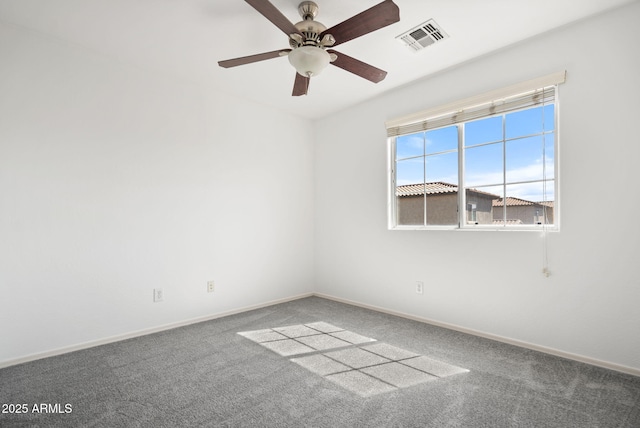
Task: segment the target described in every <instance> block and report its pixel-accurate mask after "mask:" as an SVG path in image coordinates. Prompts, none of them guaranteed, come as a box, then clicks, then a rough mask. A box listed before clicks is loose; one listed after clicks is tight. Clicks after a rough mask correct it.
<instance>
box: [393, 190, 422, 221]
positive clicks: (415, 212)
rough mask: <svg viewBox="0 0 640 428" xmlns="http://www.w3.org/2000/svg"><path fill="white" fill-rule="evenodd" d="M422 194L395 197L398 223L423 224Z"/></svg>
mask: <svg viewBox="0 0 640 428" xmlns="http://www.w3.org/2000/svg"><path fill="white" fill-rule="evenodd" d="M424 198H425V196H424V194H422V195H406V196H397V197H396V203H397V205H396V208H397V210H396V212H397V216H398V218H397V221H398V225H401V226H418V225H420V226H422V225H424Z"/></svg>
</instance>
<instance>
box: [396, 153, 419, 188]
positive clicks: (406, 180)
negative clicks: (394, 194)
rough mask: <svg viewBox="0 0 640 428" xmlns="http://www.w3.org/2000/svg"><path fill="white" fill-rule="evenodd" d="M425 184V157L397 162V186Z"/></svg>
mask: <svg viewBox="0 0 640 428" xmlns="http://www.w3.org/2000/svg"><path fill="white" fill-rule="evenodd" d="M422 182H424V157H419V158H411V159H405V160H400V161H398V162H396V185H397V186H401V185H405V184H416V183H422Z"/></svg>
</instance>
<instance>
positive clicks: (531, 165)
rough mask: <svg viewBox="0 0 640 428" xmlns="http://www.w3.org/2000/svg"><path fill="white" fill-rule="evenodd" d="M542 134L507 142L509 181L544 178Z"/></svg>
mask: <svg viewBox="0 0 640 428" xmlns="http://www.w3.org/2000/svg"><path fill="white" fill-rule="evenodd" d="M542 144H543V140H542V136H535V137H529V138H522V139H518V140H511V141H507V142H506V144H505V159H506V180H507V183H514V182H519V181H531V180H542V179H543V175H542V173H543V165H544V159H543V151H542V148H543V145H542Z"/></svg>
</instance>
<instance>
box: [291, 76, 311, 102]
mask: <svg viewBox="0 0 640 428" xmlns="http://www.w3.org/2000/svg"><path fill="white" fill-rule="evenodd" d="M310 81H311V79H310V78H308V77H305V76H303V75H302V74H300V73H296V80H295V82H293V93H292V94H291V95H293V96H294V97H299V96H300V95H307V92H308V91H309V82H310Z"/></svg>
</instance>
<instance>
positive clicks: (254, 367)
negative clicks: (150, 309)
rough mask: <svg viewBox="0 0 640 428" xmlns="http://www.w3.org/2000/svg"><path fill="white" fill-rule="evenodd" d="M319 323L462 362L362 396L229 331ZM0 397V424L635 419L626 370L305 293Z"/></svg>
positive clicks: (75, 357) (36, 378)
mask: <svg viewBox="0 0 640 428" xmlns="http://www.w3.org/2000/svg"><path fill="white" fill-rule="evenodd" d="M322 322H324V323H330V324H332V325H336V326H340V328H342V329H345V330H348V331H350V332H354V333H357V334H359V335H363V336H366V337H370V338H375V339H376V340H377V342H380V343H384V344H386V345H385V346H383V347H378V349H382V348H384V349H396V348H400V349H402V350H404V351H406V352H409V353H414V354H416V355H419V356H420V357H423V358H428V359H429V360H430V361H431V360H433V361H439V362H442V363H444V364H449V365H452V366H456V367H462V368H465V369H467V370H469V371H468V372H464V373H459V374H455V375H452V376H446V377H441V378H437V379H434V380H432V381H428V382H422V383H415V384H411V385H408V386H406V387H402V388H389V391H388V392H379V393H375V394H373V395H369V396H362V395H359V394H357V393H354V392H353V391H352V390H349V389H348V388H345V387H344V386H342V385H340V384H339V383H336V382H333V381H331V380H329V379H327V378H326V377H324V376H322V375H320V374H318V373H314V372H313V371H312V370H310V369H309V368H307V367H304V366H303V365H300V364H298V363H296V361H292V360H295V359H296V358H298V359H299V358H300V357H299V356H298V357H297V356H296V355H292V356H289V355H284V354H282V353H278V352H274V351H273V350H272V349H269V348H267V347H265V346H263V345H262V344H261V343H258V342H256V341H254V340H249V339H248V338H247V337H244V336H242V335H240V334H238V333H240V332H248V331H257V330H263V329H272V328H274V327H283V326H291V325H299V324H310V323H322ZM316 325H321V324H316ZM307 342H308V343H311V342H310V341H307ZM325 342H326V341H325ZM387 345H388V346H387ZM358 346H359V345H353V348H354V349H355V348H357V347H358ZM341 349H351V348H349V347H348V346H347V347H346V348H341ZM370 349H371V350H375V349H376V348H370ZM358 352H360V351H358ZM362 352H364V351H362ZM376 352H379V351H376ZM324 353H325V355H329V356H331V355H333V354H332V353H335V351H327V350H325V351H324ZM308 355H310V356H313V355H320V354H319V353H315V354H314V353H313V352H311V351H310V352H309V353H308ZM407 355H409V354H407ZM345 361H346V362H347V363H348V360H345ZM298 362H299V361H298ZM400 362H402V361H400ZM363 371H367V370H363ZM367 373H373V374H374V375H375V374H376V372H375V370H369V371H367ZM0 403H2V404H3V410H7V407H6V406H5V405H8V404H22V403H24V404H27V406H28V412H27V413H26V414H7V413H4V414H3V413H0V426H2V427H32V426H42V427H56V426H59V427H185V426H186V427H189V426H193V427H199V426H204V427H209V426H210V427H491V428H494V427H536V428H538V427H563V428H565V427H580V428H584V427H630V428H631V427H633V428H638V427H640V378H637V377H634V376H629V375H625V374H621V373H617V372H614V371H610V370H606V369H602V368H598V367H593V366H589V365H586V364H581V363H577V362H573V361H569V360H565V359H562V358H558V357H553V356H549V355H545V354H541V353H538V352H534V351H530V350H526V349H521V348H517V347H513V346H510V345H506V344H502V343H498V342H494V341H491V340H487V339H482V338H478V337H474V336H470V335H466V334H463V333H458V332H453V331H449V330H446V329H443V328H439V327H434V326H430V325H426V324H422V323H419V322H414V321H410V320H406V319H402V318H398V317H394V316H390V315H386V314H381V313H377V312H374V311H369V310H366V309H362V308H357V307H352V306H349V305H345V304H341V303H337V302H333V301H329V300H326V299H321V298H318V297H311V298H306V299H301V300H297V301H293V302H289V303H284V304H280V305H276V306H271V307H269V308H264V309H258V310H254V311H250V312H246V313H243V314H238V315H233V316H229V317H225V318H221V319H217V320H213V321H208V322H203V323H199V324H194V325H191V326H187V327H182V328H178V329H174V330H170V331H166V332H162V333H157V334H153V335H149V336H145V337H140V338H136V339H131V340H126V341H122V342H118V343H114V344H109V345H104V346H99V347H95V348H92V349H88V350H83V351H78V352H73V353H69V354H65V355H61V356H57V357H52V358H47V359H43V360H39V361H34V362H30V363H26V364H22V365H18V366H13V367H8V368H5V369H2V370H0ZM40 403H44V404H45V405H46V406H45V407H43V408H42V410H43V411H44V412H43V413H35V412H33V406H34V404H37V405H38V407H37V409H40V407H39V404H40ZM66 405H68V406H67V407H65V406H66ZM69 410H71V412H70V413H69V412H68V411H69ZM65 412H66V413H65Z"/></svg>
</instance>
